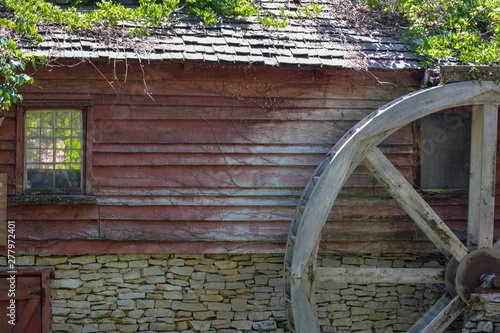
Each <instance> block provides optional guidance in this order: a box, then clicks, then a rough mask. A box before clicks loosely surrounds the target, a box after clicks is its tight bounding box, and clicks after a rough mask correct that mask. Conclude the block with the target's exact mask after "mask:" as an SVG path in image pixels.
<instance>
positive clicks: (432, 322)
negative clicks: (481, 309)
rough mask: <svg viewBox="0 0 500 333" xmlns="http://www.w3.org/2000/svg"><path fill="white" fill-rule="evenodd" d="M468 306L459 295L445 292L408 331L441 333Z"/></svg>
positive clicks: (414, 332) (409, 332)
mask: <svg viewBox="0 0 500 333" xmlns="http://www.w3.org/2000/svg"><path fill="white" fill-rule="evenodd" d="M465 308H466V306H465V304H464V302H463V301H462V299H461V298H460V297H459V296H456V297H454V298H452V297H451V296H450V294H448V293H446V294H444V295H443V296H442V297H441V298H440V299H439V300H438V301H437V302H436V303H435V304H434V305H433V306H432V307H431V308H430V309H429V310H428V311H427V312H426V313H425V314H424V315H423V316H422V317H421V318H420V319H419V320H418V321H417V322H416V323H415V324H414V325H413V326H412V327H411V328H410V330H408V332H407V333H439V332H442V331H444V330H445V329H446V328H447V327H448V326H449V325H450V324H451V323H452V322H453V321H454V320H455V319H456V318H457V317H458V316H459V315H460V314H461V313H462V312H463V311H464V310H465Z"/></svg>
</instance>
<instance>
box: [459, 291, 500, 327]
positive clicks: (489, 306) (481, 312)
mask: <svg viewBox="0 0 500 333" xmlns="http://www.w3.org/2000/svg"><path fill="white" fill-rule="evenodd" d="M466 317H467V320H466V322H465V325H464V329H463V330H462V333H476V332H495V333H499V332H500V294H484V295H482V294H472V295H471V300H470V304H469V306H468V308H467V314H466Z"/></svg>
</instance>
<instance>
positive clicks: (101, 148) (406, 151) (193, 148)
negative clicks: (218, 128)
mask: <svg viewBox="0 0 500 333" xmlns="http://www.w3.org/2000/svg"><path fill="white" fill-rule="evenodd" d="M379 148H380V150H381V151H382V152H383V153H384V154H386V155H387V157H388V158H391V157H392V156H395V155H398V156H404V157H405V158H406V159H411V158H412V153H413V148H412V147H411V146H410V145H407V144H406V145H405V144H403V145H390V146H388V145H385V146H381V147H379ZM330 149H331V147H330V146H329V145H314V146H312V145H257V144H231V143H229V144H182V143H177V144H176V143H136V144H121V143H98V144H94V145H93V153H94V154H96V153H138V154H147V153H190V154H196V153H203V154H255V155H256V156H259V155H260V154H273V155H282V154H301V155H311V154H312V155H316V154H319V155H322V156H324V155H326V154H327V153H328V152H329V151H330ZM398 164H399V163H398Z"/></svg>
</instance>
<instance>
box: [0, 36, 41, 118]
mask: <svg viewBox="0 0 500 333" xmlns="http://www.w3.org/2000/svg"><path fill="white" fill-rule="evenodd" d="M42 61H44V59H42ZM28 63H31V65H32V66H33V67H34V68H36V65H37V64H36V60H35V58H34V57H33V56H32V55H31V54H23V53H22V52H21V50H19V49H17V48H16V43H15V42H14V41H13V40H11V39H7V38H5V37H4V36H0V77H3V78H4V82H3V83H2V84H0V111H2V112H3V111H4V110H5V111H7V110H8V109H9V108H10V107H11V105H12V103H16V102H17V101H22V99H23V98H22V96H21V95H20V94H19V93H18V91H17V87H19V86H22V85H23V84H25V83H33V78H32V77H31V76H29V75H28V74H25V73H23V71H24V70H26V65H27V64H28Z"/></svg>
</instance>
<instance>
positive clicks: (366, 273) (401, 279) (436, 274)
mask: <svg viewBox="0 0 500 333" xmlns="http://www.w3.org/2000/svg"><path fill="white" fill-rule="evenodd" d="M314 276H315V279H316V283H317V284H319V285H321V284H322V283H325V282H347V283H360V284H373V283H443V282H444V269H443V268H368V267H317V268H316V270H315V274H314Z"/></svg>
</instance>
